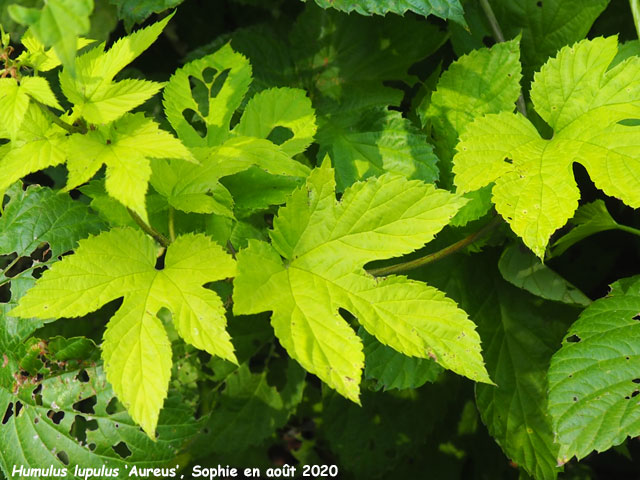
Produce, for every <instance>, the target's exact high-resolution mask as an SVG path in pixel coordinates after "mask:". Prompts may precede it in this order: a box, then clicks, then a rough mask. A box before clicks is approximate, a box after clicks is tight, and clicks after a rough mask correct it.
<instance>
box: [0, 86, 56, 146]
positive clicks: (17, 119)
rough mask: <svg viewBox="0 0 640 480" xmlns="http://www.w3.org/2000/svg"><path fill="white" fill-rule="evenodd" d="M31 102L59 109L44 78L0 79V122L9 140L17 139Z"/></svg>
mask: <svg viewBox="0 0 640 480" xmlns="http://www.w3.org/2000/svg"><path fill="white" fill-rule="evenodd" d="M32 100H35V101H37V102H40V103H42V104H44V105H48V106H50V107H54V108H58V109H61V107H60V104H59V103H58V100H57V99H56V97H55V95H54V94H53V91H52V90H51V87H50V86H49V82H47V80H46V79H45V78H43V77H23V78H22V79H21V80H20V82H18V80H16V79H15V78H11V77H7V78H0V122H1V123H2V128H3V130H6V132H7V134H8V137H9V138H11V139H15V138H16V137H18V135H19V131H20V128H21V127H22V125H23V122H24V119H25V116H26V115H27V111H28V110H29V105H30V104H31V103H32ZM26 127H27V128H28V126H26Z"/></svg>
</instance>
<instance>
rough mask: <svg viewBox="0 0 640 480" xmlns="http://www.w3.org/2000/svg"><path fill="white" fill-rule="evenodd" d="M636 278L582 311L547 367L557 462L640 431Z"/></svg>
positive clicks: (638, 286)
mask: <svg viewBox="0 0 640 480" xmlns="http://www.w3.org/2000/svg"><path fill="white" fill-rule="evenodd" d="M638 311H640V281H639V279H638V277H633V278H631V279H625V280H624V281H620V282H616V283H614V284H613V285H612V290H611V293H610V294H609V295H608V296H607V297H605V298H601V299H599V300H596V301H595V302H593V303H592V304H591V306H589V307H588V308H587V309H586V310H584V311H583V312H582V314H581V315H580V317H579V318H578V320H577V321H576V322H575V323H574V324H573V325H572V326H571V328H570V329H569V331H568V332H567V335H566V336H565V338H564V340H563V342H562V347H561V348H560V350H558V351H557V352H556V353H555V355H554V356H553V358H552V360H551V367H550V368H549V412H550V414H551V418H552V420H553V427H554V432H555V435H556V441H557V443H558V444H559V445H560V451H559V452H558V456H557V459H558V463H559V464H564V463H566V462H568V461H569V460H570V459H571V458H572V457H574V456H575V457H577V458H578V459H581V458H583V457H585V456H586V455H588V454H589V453H591V452H592V451H597V452H602V451H604V450H607V449H609V448H610V447H612V446H614V445H619V444H621V443H622V442H623V441H624V440H625V438H626V437H627V436H630V437H635V436H638V435H640V406H639V405H638V396H637V395H638V391H639V390H640V373H639V372H640V345H639V344H638V341H637V339H638V338H640V322H638V315H637V314H638Z"/></svg>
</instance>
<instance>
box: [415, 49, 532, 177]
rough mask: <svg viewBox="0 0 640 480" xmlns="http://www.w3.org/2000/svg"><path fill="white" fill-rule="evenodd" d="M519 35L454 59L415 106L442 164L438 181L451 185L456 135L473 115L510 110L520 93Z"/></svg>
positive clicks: (469, 121) (470, 120) (457, 135)
mask: <svg viewBox="0 0 640 480" xmlns="http://www.w3.org/2000/svg"><path fill="white" fill-rule="evenodd" d="M521 77H522V75H521V66H520V42H519V39H516V40H511V41H508V42H502V43H497V44H495V45H494V46H493V47H491V48H481V49H479V50H474V51H472V52H471V53H469V54H468V55H463V56H462V57H460V58H458V59H457V60H456V61H455V62H453V63H452V64H451V65H450V66H449V68H448V69H447V71H446V72H444V73H443V74H442V76H441V77H440V80H438V84H437V86H436V90H435V91H434V92H433V94H432V95H431V96H430V97H425V99H424V100H423V101H422V103H421V104H420V105H419V106H418V108H417V113H418V115H419V116H420V119H421V120H422V125H423V126H424V127H427V126H430V127H431V131H432V135H433V137H434V140H435V145H436V152H437V154H438V157H439V158H440V159H441V160H442V161H443V162H444V165H442V164H441V166H440V169H441V170H442V176H441V179H440V180H441V183H443V182H444V183H445V184H446V185H447V186H450V185H451V180H452V178H451V166H450V164H451V160H452V158H453V155H454V153H455V150H454V149H455V146H456V144H457V143H458V138H459V136H460V134H461V133H462V131H463V130H464V129H465V127H466V126H467V125H468V124H469V123H471V122H472V121H473V120H474V119H475V118H476V117H480V116H482V115H486V114H487V113H499V112H502V111H505V110H509V111H513V108H514V104H515V102H516V100H517V99H518V96H519V95H520V79H521Z"/></svg>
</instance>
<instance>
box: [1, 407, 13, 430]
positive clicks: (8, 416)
mask: <svg viewBox="0 0 640 480" xmlns="http://www.w3.org/2000/svg"><path fill="white" fill-rule="evenodd" d="M11 417H13V403H9V405H7V409H6V410H5V412H4V416H3V417H2V425H6V424H7V422H8V421H9V420H10V419H11Z"/></svg>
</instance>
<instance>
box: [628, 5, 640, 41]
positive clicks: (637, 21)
mask: <svg viewBox="0 0 640 480" xmlns="http://www.w3.org/2000/svg"><path fill="white" fill-rule="evenodd" d="M629 5H630V6H631V13H632V14H633V23H634V25H635V26H636V35H638V38H640V1H638V0H629Z"/></svg>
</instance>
